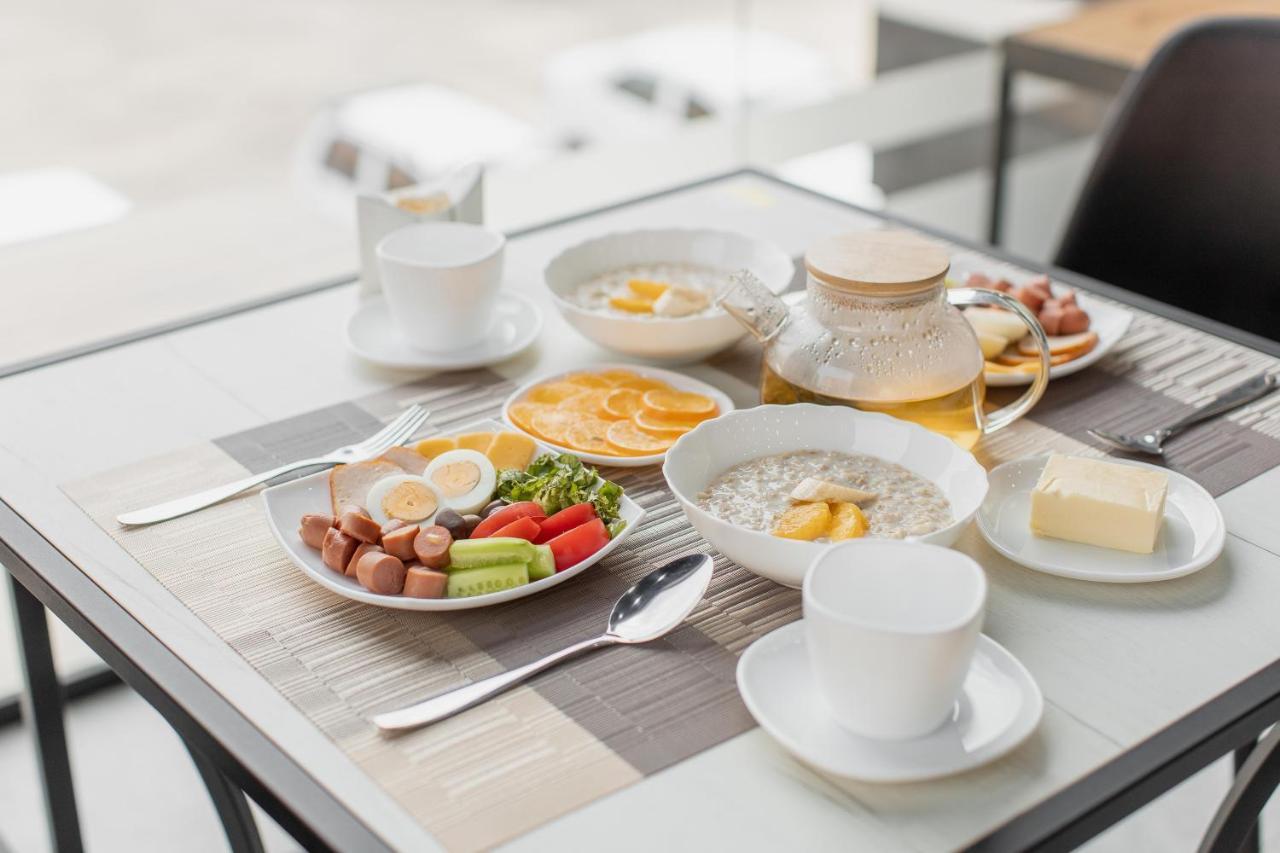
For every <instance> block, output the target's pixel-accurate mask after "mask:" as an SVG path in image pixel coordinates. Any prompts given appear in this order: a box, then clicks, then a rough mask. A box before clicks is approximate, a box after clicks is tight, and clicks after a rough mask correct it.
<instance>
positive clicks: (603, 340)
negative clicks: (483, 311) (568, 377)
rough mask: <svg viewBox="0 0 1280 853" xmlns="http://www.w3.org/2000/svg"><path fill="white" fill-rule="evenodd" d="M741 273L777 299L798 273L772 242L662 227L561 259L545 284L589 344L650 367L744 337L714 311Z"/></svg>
mask: <svg viewBox="0 0 1280 853" xmlns="http://www.w3.org/2000/svg"><path fill="white" fill-rule="evenodd" d="M740 269H748V270H750V271H751V272H752V273H753V274H754V275H755V276H756V277H757V278H759V279H760V280H761V281H763V282H764V283H765V285H766V286H767V287H768V288H769V289H770V290H772V291H773V292H774V293H781V292H782V291H784V290H786V289H787V286H788V285H789V284H790V283H791V280H792V278H793V277H794V275H795V265H794V264H793V263H792V261H791V258H790V257H788V255H787V254H786V252H784V251H782V250H781V249H779V248H778V247H777V246H775V245H773V244H772V243H769V242H767V241H765V240H757V239H755V238H754V237H749V236H747V235H745V234H736V233H734V232H730V231H715V230H711V229H695V228H663V229H645V230H636V231H615V232H613V233H610V234H604V235H602V236H599V237H593V238H591V239H588V240H585V241H583V242H581V243H578V244H577V245H575V246H571V247H569V248H568V249H565V250H564V251H563V252H561V253H560V254H559V255H556V257H555V258H553V259H552V260H551V262H550V263H549V264H547V268H546V270H545V271H544V278H545V280H546V284H547V287H548V288H549V289H550V291H551V294H552V297H553V299H554V300H555V303H556V307H557V308H558V309H559V311H560V313H561V314H562V315H563V316H564V318H565V319H566V320H568V321H569V323H570V324H571V325H572V326H573V327H574V328H575V329H577V330H578V331H579V332H581V333H582V334H583V335H584V336H586V337H587V338H589V339H590V340H592V341H594V342H595V343H597V344H600V345H601V346H603V347H606V348H608V349H611V350H614V351H615V352H620V353H623V354H625V355H629V356H634V357H638V358H643V359H646V360H648V361H651V362H656V363H661V364H681V363H685V362H691V361H698V360H700V359H703V358H706V357H707V356H709V355H712V354H713V353H716V352H719V351H720V350H722V349H724V348H725V347H727V346H730V345H731V344H733V343H734V342H735V341H737V340H738V339H739V338H741V337H742V335H743V329H742V326H740V325H739V324H738V322H737V321H736V320H734V319H733V318H732V317H730V316H729V315H728V314H726V313H725V312H724V311H723V310H722V309H720V308H719V307H717V306H716V305H715V304H714V301H715V298H716V296H717V295H718V293H719V291H720V289H721V287H722V286H723V285H724V284H725V283H727V281H728V278H729V276H730V275H731V274H732V273H733V272H735V271H737V270H740Z"/></svg>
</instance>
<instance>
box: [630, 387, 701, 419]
mask: <svg viewBox="0 0 1280 853" xmlns="http://www.w3.org/2000/svg"><path fill="white" fill-rule="evenodd" d="M644 407H645V410H646V411H648V412H649V413H651V414H653V415H656V416H658V417H660V418H667V419H678V420H703V419H705V418H709V417H712V416H713V415H715V413H716V401H715V400H712V399H711V398H710V397H704V396H703V395H701V394H693V393H690V392H688V391H660V390H656V389H655V390H653V391H646V392H644Z"/></svg>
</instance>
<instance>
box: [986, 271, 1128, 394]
mask: <svg viewBox="0 0 1280 853" xmlns="http://www.w3.org/2000/svg"><path fill="white" fill-rule="evenodd" d="M964 286H966V287H976V288H982V289H989V290H999V291H1001V292H1003V293H1008V294H1009V295H1010V296H1012V297H1014V298H1015V299H1018V300H1019V301H1021V302H1022V303H1023V304H1024V305H1026V306H1027V308H1029V309H1030V310H1031V311H1032V312H1034V313H1035V314H1036V319H1038V320H1039V321H1040V325H1041V326H1043V327H1044V331H1045V334H1046V335H1047V336H1048V337H1049V348H1050V349H1049V357H1050V367H1049V378H1050V379H1058V378H1061V377H1063V376H1070V375H1071V374H1073V373H1077V372H1079V371H1081V370H1084V369H1085V368H1086V367H1088V366H1089V365H1091V364H1093V363H1094V362H1096V361H1098V360H1099V359H1100V358H1102V357H1103V356H1104V355H1106V354H1107V353H1108V352H1110V351H1111V348H1112V347H1114V346H1115V345H1116V344H1117V343H1119V342H1120V340H1121V338H1123V337H1124V335H1125V333H1126V332H1127V331H1128V330H1129V324H1130V323H1132V322H1133V314H1132V313H1130V312H1128V311H1126V310H1124V309H1123V308H1120V307H1117V306H1115V305H1112V304H1111V303H1109V302H1105V301H1103V300H1101V299H1096V298H1094V297H1092V296H1090V295H1089V294H1087V293H1083V292H1080V291H1076V290H1072V289H1071V288H1069V287H1065V286H1063V285H1061V284H1053V283H1052V282H1050V281H1049V277H1048V276H1045V275H1038V276H1033V277H1031V278H1028V279H1027V280H1026V281H1024V282H1023V283H1021V284H1015V283H1013V282H1012V281H1010V280H1008V279H1004V278H996V279H992V278H990V277H989V276H987V275H985V274H983V273H969V275H968V276H967V277H966V279H965V280H964ZM964 316H965V319H967V320H968V321H969V323H970V324H971V325H972V326H973V330H974V333H975V334H976V335H977V336H978V344H979V345H980V346H981V347H982V354H983V355H984V356H985V357H986V360H987V365H986V382H987V384H988V385H992V386H998V385H1029V384H1031V374H1032V373H1034V372H1035V371H1036V370H1038V369H1039V361H1040V356H1039V353H1038V352H1037V349H1036V345H1035V341H1034V340H1033V339H1032V338H1031V336H1030V335H1028V334H1027V327H1026V326H1025V325H1024V324H1023V322H1022V321H1021V320H1020V319H1018V318H1017V317H1016V316H1014V315H1013V314H1012V313H1011V312H1009V311H1004V310H1002V309H1000V308H967V309H965V311H964Z"/></svg>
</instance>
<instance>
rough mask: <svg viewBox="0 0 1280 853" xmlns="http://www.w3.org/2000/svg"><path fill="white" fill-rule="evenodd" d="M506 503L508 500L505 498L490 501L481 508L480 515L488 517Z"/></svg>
mask: <svg viewBox="0 0 1280 853" xmlns="http://www.w3.org/2000/svg"><path fill="white" fill-rule="evenodd" d="M506 505H507V502H506V501H504V500H496V501H489V503H488V504H487V505H486V506H485V508H484V509H482V510H480V517H481V518H488V517H489V516H491V515H493V514H494V513H495V512H497V511H498V510H500V509H502V508H503V507H504V506H506Z"/></svg>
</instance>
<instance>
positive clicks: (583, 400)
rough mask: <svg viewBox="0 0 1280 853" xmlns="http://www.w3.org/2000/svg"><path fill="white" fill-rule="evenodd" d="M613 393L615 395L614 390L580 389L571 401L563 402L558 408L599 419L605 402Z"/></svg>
mask: <svg viewBox="0 0 1280 853" xmlns="http://www.w3.org/2000/svg"><path fill="white" fill-rule="evenodd" d="M611 393H613V389H612V388H586V389H579V390H578V393H577V394H574V395H573V396H572V397H570V398H569V399H567V400H561V401H560V404H559V405H558V406H557V407H556V408H558V409H563V410H564V411H568V412H581V413H582V414H584V415H593V416H595V417H599V415H600V412H601V409H602V407H603V406H604V401H605V399H606V398H608V396H609V395H610V394H611Z"/></svg>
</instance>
